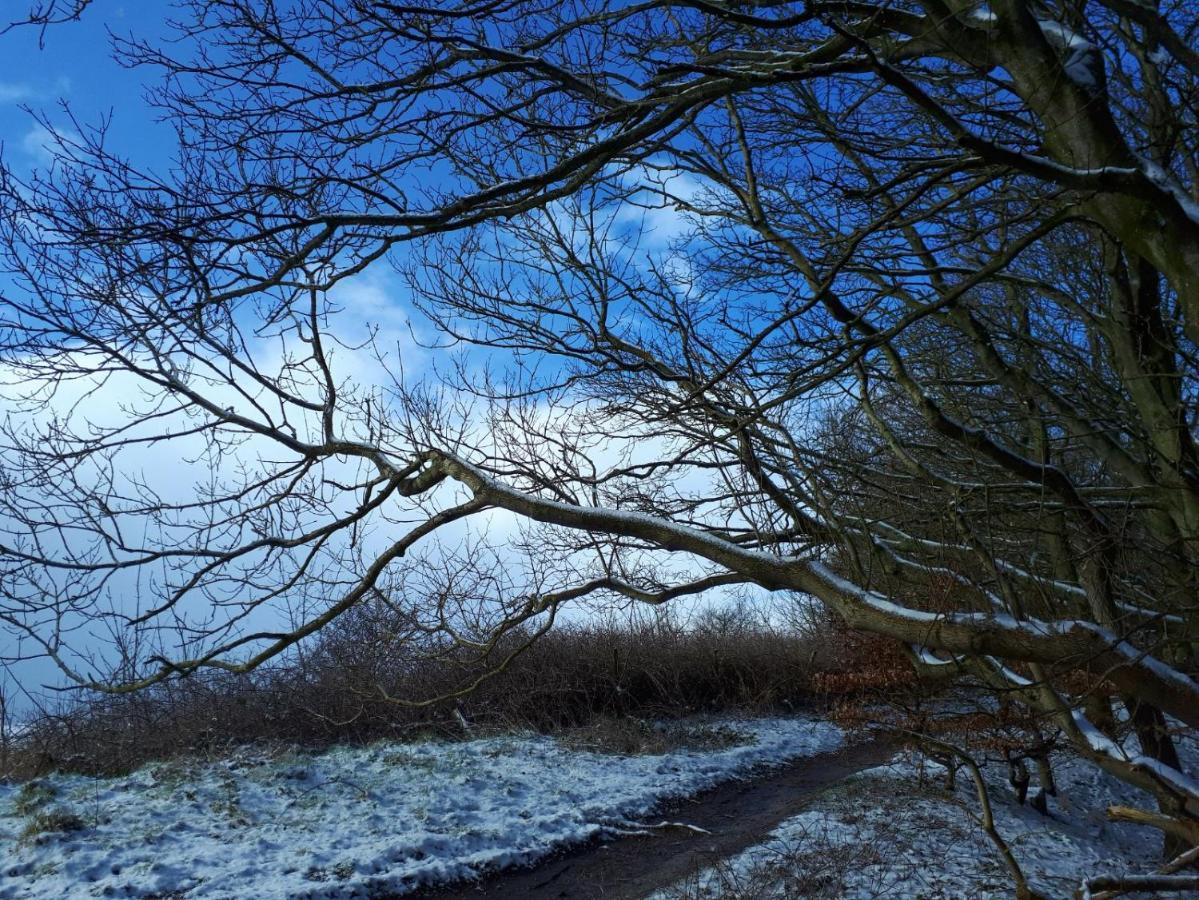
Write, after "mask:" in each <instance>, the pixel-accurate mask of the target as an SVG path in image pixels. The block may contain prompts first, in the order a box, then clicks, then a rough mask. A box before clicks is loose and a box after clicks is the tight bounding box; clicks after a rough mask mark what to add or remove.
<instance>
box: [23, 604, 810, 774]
mask: <svg viewBox="0 0 1199 900" xmlns="http://www.w3.org/2000/svg"><path fill="white" fill-rule="evenodd" d="M393 624H394V623H389V622H388V620H387V618H386V616H384V615H382V614H381V613H380V611H379V610H378V609H370V608H367V609H365V610H363V611H362V612H360V613H359V612H355V613H353V614H350V615H348V616H346V617H345V618H344V619H343V620H341V621H339V622H338V624H337V626H336V627H335V628H333V629H332V630H330V631H328V632H326V633H325V634H323V635H322V636H321V640H320V641H319V642H318V643H317V644H316V645H314V646H312V647H310V648H307V649H306V650H305V652H303V653H299V654H296V655H295V656H293V657H291V658H290V659H288V660H287V661H286V663H285V664H278V665H275V666H273V667H266V668H262V669H259V670H257V671H255V672H253V673H249V674H239V675H233V674H229V673H223V672H221V673H212V672H206V673H196V674H193V675H192V676H190V677H188V678H184V679H178V680H172V681H168V682H164V683H161V684H158V685H156V686H154V687H152V688H150V689H148V690H146V691H141V692H138V693H134V694H128V695H111V696H110V695H88V696H85V697H82V698H76V699H73V700H71V701H69V702H66V703H63V704H62V705H60V706H59V707H57V708H55V709H47V710H44V711H43V712H42V713H41V715H40V716H39V717H38V718H37V719H36V720H34V721H33V722H32V723H30V725H29V728H28V730H27V731H26V733H25V735H24V738H23V740H22V744H21V753H20V754H19V757H20V764H16V763H15V762H14V765H12V766H10V771H9V774H10V775H13V776H17V777H30V776H34V775H38V774H44V773H45V772H46V771H49V770H51V769H64V770H72V771H81V772H86V773H91V774H101V773H105V774H107V773H115V772H120V771H124V770H127V769H129V768H131V767H133V766H136V765H137V764H139V763H142V762H145V761H147V760H151V759H162V758H169V757H171V756H174V755H177V754H181V753H198V754H219V753H222V752H224V751H226V750H228V749H229V748H230V747H232V746H234V745H238V744H244V743H249V742H281V743H289V744H290V743H294V744H301V745H306V746H325V745H328V744H331V743H335V742H350V743H361V742H367V741H372V740H378V739H384V738H404V737H411V736H413V735H418V734H435V735H439V736H443V737H461V736H464V728H463V725H462V724H461V723H463V722H466V723H468V728H469V729H470V732H474V731H476V730H477V729H483V730H494V729H512V728H527V729H534V730H538V731H543V732H550V731H561V732H563V733H564V735H565V737H566V739H567V740H570V741H573V742H575V743H577V744H578V745H579V746H586V747H589V748H592V749H600V750H604V751H608V752H627V753H633V752H639V753H645V752H662V751H663V750H665V749H668V748H670V747H677V746H684V745H686V746H728V745H730V744H731V743H734V742H735V741H736V740H737V736H736V735H735V734H733V733H731V732H727V733H726V731H722V730H721V729H719V728H704V727H702V726H685V727H684V726H679V727H675V726H672V725H670V724H668V723H667V724H653V723H651V721H650V720H670V719H673V718H677V717H680V716H685V715H693V714H703V713H730V712H737V713H765V712H771V711H786V710H791V709H795V708H797V707H800V706H803V705H806V704H809V703H811V702H813V698H814V697H815V694H814V691H815V690H816V689H817V684H816V678H817V675H818V674H819V673H817V672H816V671H815V669H814V665H815V662H816V656H817V654H816V646H817V644H816V643H815V639H814V638H812V637H811V636H809V635H808V634H807V633H806V632H805V631H804V630H803V629H801V628H797V627H793V626H786V627H772V626H770V625H768V624H766V623H763V622H762V621H760V620H759V619H757V618H755V617H754V616H753V615H752V614H751V613H750V612H749V611H748V610H746V609H745V608H740V607H734V608H731V609H727V610H721V611H718V612H710V613H707V614H704V615H700V616H698V617H696V618H695V619H694V620H693V621H690V622H683V621H681V620H679V619H677V618H675V617H672V616H656V617H652V618H648V619H640V620H636V621H623V622H617V621H615V620H613V621H609V622H607V623H603V624H588V625H574V626H565V627H560V628H558V629H556V630H555V631H552V632H550V633H549V634H547V635H545V636H544V637H543V638H541V639H540V640H538V641H536V642H534V643H533V644H532V645H531V646H530V647H528V649H526V650H525V651H524V652H522V653H520V654H519V655H517V656H516V657H515V658H514V659H513V660H512V661H511V663H510V664H509V665H508V666H507V668H506V669H505V670H504V671H503V672H502V673H501V674H499V675H496V676H495V677H491V678H488V679H485V680H483V681H482V682H481V683H480V684H479V686H478V687H477V688H476V689H475V690H474V691H472V692H471V693H470V694H469V695H468V696H466V697H465V698H463V699H451V698H448V697H447V695H452V694H453V693H454V692H455V691H456V690H457V689H458V688H459V687H460V686H461V685H462V684H464V683H470V682H471V681H473V680H475V679H477V678H478V677H479V676H481V675H483V674H484V673H485V672H487V671H488V670H489V667H491V666H492V665H493V663H494V660H493V659H491V658H477V657H474V656H471V655H469V654H468V653H467V652H466V651H464V650H462V649H461V648H459V647H445V648H442V647H428V648H426V650H425V652H423V653H414V652H413V651H412V648H411V646H410V645H405V647H404V648H403V649H401V648H399V647H398V646H397V645H396V643H395V642H393V641H392V640H391V639H390V638H389V635H391V634H392V633H393V632H394V628H393V627H392V625H393ZM524 640H525V636H524V635H523V634H513V635H510V636H509V638H508V639H507V640H506V641H505V642H504V643H502V644H501V645H499V646H498V647H497V648H496V651H495V653H496V654H501V653H505V652H508V650H509V649H510V648H514V647H518V646H521V644H522V642H523V641H524ZM824 642H825V643H826V644H827V639H825V641H824ZM821 665H823V666H827V665H828V663H827V662H822V663H821ZM436 697H441V698H445V699H441V700H438V701H436V702H433V703H429V704H427V705H413V704H412V703H411V701H415V700H420V699H422V698H436ZM405 701H407V702H405ZM16 759H17V757H16V756H14V761H15V760H16Z"/></svg>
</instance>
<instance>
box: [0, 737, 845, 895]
mask: <svg viewBox="0 0 1199 900" xmlns="http://www.w3.org/2000/svg"><path fill="white" fill-rule="evenodd" d="M732 727H734V728H735V729H736V731H737V732H739V733H740V734H741V735H742V736H743V738H744V740H743V742H741V743H739V744H738V745H736V746H731V747H726V748H724V749H710V750H677V751H674V752H669V753H665V754H661V755H641V756H617V755H608V754H601V753H594V752H587V751H582V750H579V749H571V748H568V747H565V746H563V745H561V744H560V743H558V742H556V741H555V740H553V739H552V738H547V737H539V736H535V735H526V736H511V737H495V738H486V739H480V740H473V741H467V742H463V743H449V742H438V741H429V742H422V743H412V744H397V743H387V744H375V745H372V746H370V747H365V748H353V749H351V748H341V749H335V750H332V751H329V752H326V753H323V754H319V755H309V754H301V753H296V752H289V753H273V754H268V753H265V752H264V751H261V750H258V751H254V750H246V751H242V752H239V753H237V754H235V755H233V756H232V757H230V758H227V759H224V760H221V761H218V762H207V761H203V760H180V761H174V762H170V763H163V764H156V765H151V766H147V767H145V768H143V769H140V770H138V771H137V772H135V773H133V774H132V775H129V776H127V777H123V778H112V779H93V778H86V777H83V776H66V775H56V776H53V777H51V778H49V779H45V780H43V781H42V782H38V783H36V784H34V785H33V786H19V785H0V897H3V898H33V897H37V898H46V897H54V898H76V897H79V898H90V897H143V898H145V897H157V898H168V897H170V898H176V897H178V898H183V897H186V898H201V897H203V898H217V897H237V898H241V897H257V898H285V897H288V898H290V897H314V898H315V897H351V896H359V897H366V896H370V895H371V893H387V892H400V891H403V890H406V889H410V888H413V887H416V886H418V885H422V884H430V883H435V882H438V881H445V880H449V879H455V878H460V877H465V876H470V875H472V874H474V873H477V872H480V871H484V870H487V869H489V868H493V867H497V866H505V865H510V864H515V863H529V862H533V861H535V860H536V859H538V858H539V857H541V856H544V855H545V854H547V853H548V852H550V851H551V850H553V849H554V848H556V847H559V846H561V845H563V844H566V843H570V842H576V841H584V840H587V839H589V838H591V837H593V836H595V835H597V834H600V833H603V832H604V831H606V830H620V829H625V828H628V827H630V825H631V824H632V820H635V819H636V818H637V817H639V816H642V815H645V814H646V813H648V812H649V811H650V810H651V809H652V808H653V807H654V805H655V804H657V803H659V802H660V801H662V800H665V799H667V798H671V797H680V796H687V795H690V794H693V793H695V792H697V791H700V790H702V789H704V788H706V787H710V786H712V785H714V784H716V783H718V782H721V781H724V780H727V779H730V778H734V777H737V776H738V775H741V774H743V773H745V772H747V771H748V770H749V769H751V768H753V767H755V766H759V765H763V764H770V763H781V762H783V761H785V760H788V759H791V758H794V757H798V756H806V755H810V754H814V753H817V752H821V751H825V750H831V749H834V748H835V747H837V746H838V745H839V743H840V741H841V733H840V731H839V730H838V729H836V728H835V727H834V726H832V725H830V724H828V723H826V722H821V721H816V720H810V719H802V718H787V719H758V720H752V721H745V722H736V723H732ZM60 814H61V815H60ZM56 815H60V817H59V819H58V820H57V822H56V821H55V820H54V817H55V816H56ZM39 817H40V818H39ZM63 825H66V826H68V827H67V830H54V827H53V826H63ZM44 826H52V827H51V828H50V829H49V830H42V828H43V827H44Z"/></svg>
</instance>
